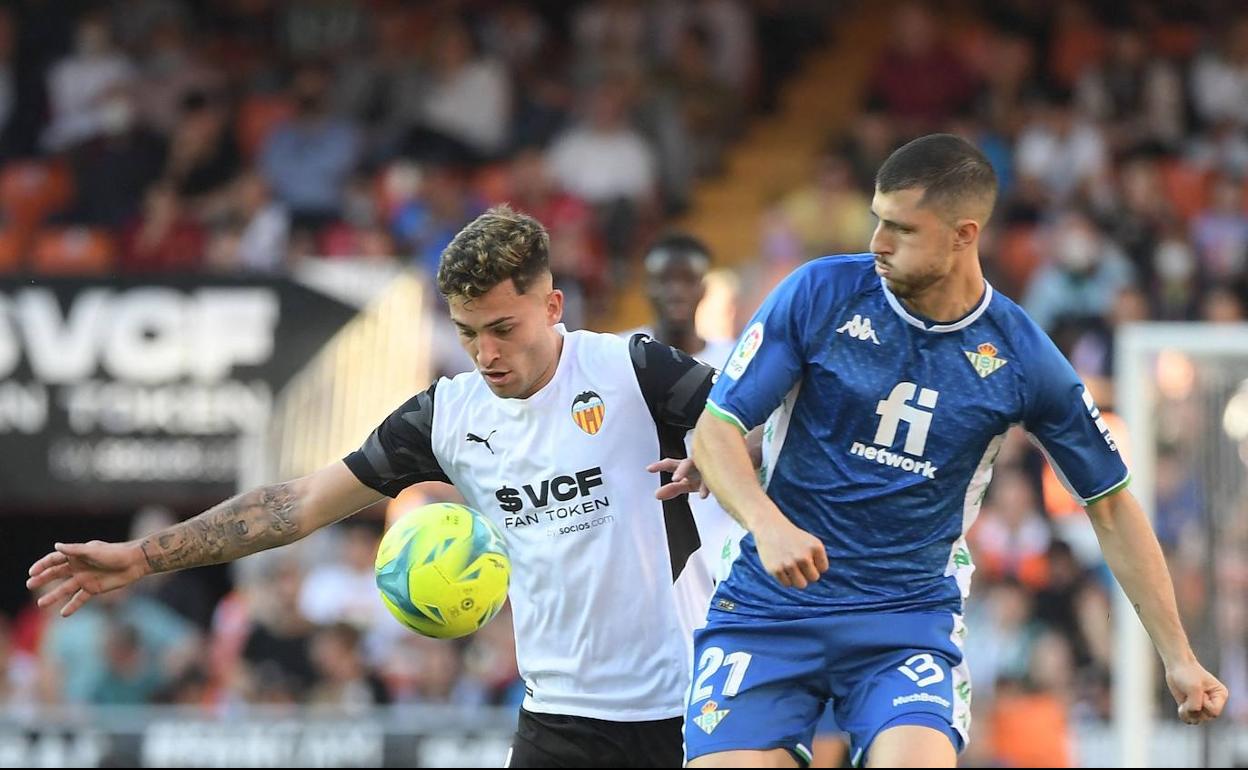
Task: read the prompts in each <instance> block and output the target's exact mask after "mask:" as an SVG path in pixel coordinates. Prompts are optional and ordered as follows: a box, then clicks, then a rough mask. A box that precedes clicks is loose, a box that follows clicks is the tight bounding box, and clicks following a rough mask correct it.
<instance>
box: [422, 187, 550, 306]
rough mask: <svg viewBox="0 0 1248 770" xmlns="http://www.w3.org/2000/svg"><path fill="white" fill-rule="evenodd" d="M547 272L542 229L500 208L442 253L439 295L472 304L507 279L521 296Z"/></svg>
mask: <svg viewBox="0 0 1248 770" xmlns="http://www.w3.org/2000/svg"><path fill="white" fill-rule="evenodd" d="M549 271H550V236H549V235H547V233H546V228H544V227H542V223H541V222H538V221H537V220H536V219H534V218H533V217H531V216H528V215H527V214H521V213H519V212H517V211H515V210H513V209H512V208H511V207H510V206H507V205H506V204H504V205H501V206H494V207H493V208H491V209H490V210H489V211H487V212H485V213H484V214H482V215H481V216H479V217H477V218H476V219H474V220H472V222H470V223H469V224H468V225H467V226H466V227H464V229H463V230H460V231H459V234H458V235H456V236H455V239H454V240H452V241H451V243H450V245H448V246H447V247H446V248H445V249H444V250H443V251H442V257H441V260H440V261H439V263H438V291H440V292H442V296H444V297H446V298H448V299H450V298H451V297H460V298H463V299H476V298H477V297H480V296H481V295H482V294H485V293H486V292H488V291H489V290H490V289H493V288H494V287H495V286H497V285H499V284H500V283H502V282H503V281H506V280H507V279H508V278H510V279H511V280H512V281H513V282H514V283H515V286H516V291H517V292H518V293H520V294H524V293H525V291H527V290H528V288H529V285H530V284H531V283H532V282H533V279H534V278H537V277H538V276H539V275H542V274H543V273H547V272H549Z"/></svg>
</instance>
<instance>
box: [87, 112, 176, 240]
mask: <svg viewBox="0 0 1248 770" xmlns="http://www.w3.org/2000/svg"><path fill="white" fill-rule="evenodd" d="M101 98H102V99H104V102H105V106H104V107H103V108H102V111H101V113H100V122H99V125H98V129H99V130H98V131H96V132H94V133H93V135H92V137H91V138H90V139H88V140H86V141H82V142H80V143H78V144H76V145H74V146H73V147H72V148H71V149H70V150H69V151H68V152H67V157H68V159H69V165H70V168H71V169H73V175H74V188H75V190H76V197H75V205H74V207H73V209H72V211H71V212H70V214H69V219H70V221H72V222H75V223H78V224H87V225H99V226H103V227H111V228H120V227H122V226H123V225H125V224H127V223H129V222H130V221H131V220H132V219H133V218H134V217H135V216H136V215H137V214H138V212H139V208H140V206H141V205H142V203H143V196H144V195H145V194H146V192H147V189H148V188H149V187H150V186H151V185H152V183H153V182H155V181H156V180H157V179H159V178H160V174H161V171H162V169H163V168H164V166H165V158H166V150H167V148H166V142H165V140H164V139H163V138H162V137H161V136H160V135H159V134H157V133H155V132H154V131H152V130H151V129H149V128H147V127H146V126H143V125H141V124H139V123H138V122H137V115H136V114H135V109H134V103H133V101H132V99H131V96H130V95H129V93H128V92H126V91H124V90H113V91H108V92H106V93H104V94H101Z"/></svg>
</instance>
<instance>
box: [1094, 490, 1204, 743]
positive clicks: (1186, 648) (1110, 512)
mask: <svg viewBox="0 0 1248 770" xmlns="http://www.w3.org/2000/svg"><path fill="white" fill-rule="evenodd" d="M1088 516H1089V517H1090V518H1091V520H1092V525H1093V527H1094V528H1095V529H1096V536H1097V539H1099V540H1100V543H1101V550H1102V551H1104V553H1105V561H1106V562H1108V563H1109V568H1110V569H1111V570H1113V573H1114V577H1116V578H1117V579H1118V582H1119V583H1120V584H1121V585H1122V588H1123V591H1125V592H1126V594H1127V596H1128V597H1129V598H1130V599H1131V604H1132V605H1133V606H1134V607H1135V611H1136V612H1137V613H1138V614H1139V616H1140V620H1141V622H1143V624H1144V628H1145V629H1147V630H1148V635H1149V636H1150V637H1152V640H1153V644H1154V646H1156V648H1157V652H1158V653H1159V654H1160V655H1161V659H1162V662H1163V663H1165V666H1166V684H1168V685H1169V687H1170V692H1171V693H1172V694H1173V695H1174V699H1175V700H1176V701H1178V704H1179V718H1180V719H1182V720H1183V721H1184V722H1188V723H1190V724H1197V723H1199V722H1203V721H1205V720H1208V719H1217V717H1218V715H1219V714H1221V713H1222V707H1223V706H1224V705H1225V704H1226V699H1227V690H1226V686H1225V685H1223V684H1222V683H1221V682H1219V681H1218V680H1217V678H1216V677H1214V676H1213V674H1210V673H1209V672H1208V671H1206V670H1205V669H1204V667H1203V666H1201V665H1200V662H1199V661H1197V660H1196V655H1195V654H1194V653H1193V652H1192V648H1191V645H1190V644H1189V643H1188V640H1187V635H1186V634H1185V633H1184V632H1183V625H1182V623H1181V621H1180V620H1179V611H1178V607H1177V605H1176V604H1175V600H1174V587H1173V585H1172V583H1171V581H1170V571H1169V570H1168V569H1167V568H1166V560H1165V556H1163V555H1162V552H1161V546H1160V545H1159V544H1158V542H1157V536H1156V535H1155V534H1154V533H1153V528H1152V526H1150V525H1149V523H1148V517H1147V516H1145V514H1144V511H1143V510H1142V509H1141V508H1140V504H1139V503H1138V502H1137V501H1136V499H1135V497H1134V496H1133V495H1132V494H1131V493H1130V492H1128V491H1127V490H1125V489H1124V490H1121V491H1119V492H1115V493H1114V494H1112V495H1109V496H1107V497H1104V498H1102V499H1100V500H1098V501H1096V502H1094V503H1092V504H1091V505H1089V506H1088Z"/></svg>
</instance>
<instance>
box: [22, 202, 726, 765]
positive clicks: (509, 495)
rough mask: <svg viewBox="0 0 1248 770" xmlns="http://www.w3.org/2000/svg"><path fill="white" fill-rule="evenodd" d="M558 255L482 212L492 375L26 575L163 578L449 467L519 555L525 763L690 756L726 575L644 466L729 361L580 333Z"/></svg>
mask: <svg viewBox="0 0 1248 770" xmlns="http://www.w3.org/2000/svg"><path fill="white" fill-rule="evenodd" d="M548 250H549V239H548V236H547V234H546V231H545V230H544V229H543V228H542V226H541V224H539V223H538V222H537V221H536V220H534V219H533V218H531V217H528V216H525V215H522V214H517V213H515V212H513V211H512V210H510V209H509V208H507V207H498V208H494V209H491V210H490V211H488V212H486V213H485V214H483V215H482V216H480V217H478V218H477V219H476V220H474V221H473V222H472V223H470V224H469V225H468V226H466V227H465V228H464V229H463V230H462V231H461V232H460V233H459V234H458V235H457V236H456V237H455V239H454V241H452V243H451V244H450V245H449V246H448V247H447V249H446V250H445V251H444V252H443V254H442V258H441V263H440V267H439V270H438V288H439V290H440V292H441V293H442V294H443V296H445V297H446V298H447V300H448V301H449V304H450V314H451V318H452V320H453V322H454V324H455V326H456V328H457V329H458V331H459V336H460V342H461V344H462V345H463V347H464V349H465V350H466V351H467V352H468V354H469V355H470V356H471V357H472V359H473V361H474V363H475V365H476V371H472V372H467V373H464V374H460V375H458V376H456V377H454V378H453V379H446V378H443V379H441V380H439V381H437V382H436V383H434V384H433V385H431V386H430V387H429V388H428V389H427V390H425V391H423V392H421V393H419V394H417V395H416V396H414V397H413V398H412V399H410V400H409V401H408V402H407V403H405V404H403V405H402V406H400V407H399V408H398V409H397V410H395V412H394V413H393V414H391V415H390V416H389V417H388V418H386V420H385V421H384V422H383V423H382V424H381V425H380V426H379V427H378V428H377V429H376V430H375V431H374V432H373V433H372V435H370V436H369V437H368V439H367V441H365V442H364V444H363V446H362V447H361V448H360V449H359V450H358V451H356V452H353V453H351V454H350V455H348V456H347V457H346V458H344V459H343V460H341V461H338V462H334V463H331V464H330V465H328V466H326V467H325V468H323V469H321V470H319V471H317V472H315V473H313V474H311V475H309V476H306V477H304V478H300V479H295V480H293V481H287V482H283V483H277V484H271V485H268V486H265V487H262V488H259V489H256V490H254V491H251V492H247V493H244V494H241V495H239V496H237V497H234V498H232V499H230V500H227V501H225V502H224V503H222V504H220V505H218V506H216V507H214V508H212V509H210V510H208V511H206V512H204V513H202V514H200V515H199V516H196V517H194V518H192V519H190V520H188V521H185V522H183V523H181V524H177V525H175V526H172V527H169V528H167V529H164V530H161V531H160V532H157V533H155V534H153V535H151V536H150V537H147V538H144V539H142V540H136V541H131V542H127V543H104V542H100V541H92V542H90V543H75V544H61V543H58V544H56V546H55V550H54V551H53V552H52V553H50V554H48V555H47V556H45V557H43V558H42V559H40V560H39V561H37V562H36V563H35V564H34V565H33V566H32V567H31V569H30V575H31V577H30V580H29V581H28V582H27V586H28V587H29V588H32V589H36V588H40V587H43V586H46V585H49V584H50V583H52V582H53V581H58V580H59V581H61V582H60V584H59V585H57V586H56V587H54V588H52V589H51V590H50V591H49V592H48V593H47V594H45V595H44V596H43V597H41V598H40V599H39V605H40V606H41V607H48V606H53V605H63V606H62V608H61V614H62V615H69V614H72V613H73V612H74V611H75V610H77V609H78V608H80V607H82V606H83V604H85V603H86V602H88V601H89V600H90V599H91V598H92V597H93V596H95V595H97V594H101V593H104V592H106V591H111V590H115V589H117V588H121V587H123V586H125V585H128V584H130V583H133V582H134V581H136V580H139V579H141V578H142V577H144V576H145V575H149V574H152V573H157V572H167V571H170V570H178V569H186V568H190V567H198V566H203V565H207V564H216V563H220V562H226V561H232V560H234V559H238V558H241V557H243V556H246V555H248V554H252V553H255V552H257V551H262V550H265V549H268V548H274V547H278V546H282V545H285V544H287V543H291V542H294V541H296V540H298V539H300V538H302V537H305V536H306V535H308V534H309V533H311V532H312V531H313V530H316V529H319V528H320V527H324V526H326V525H328V524H331V523H333V522H335V521H338V520H339V519H342V518H344V517H346V516H349V515H351V514H352V513H354V512H355V511H358V510H359V509H361V508H363V507H365V506H367V505H370V504H372V503H374V502H376V501H378V500H380V499H381V498H382V497H383V496H394V495H396V494H398V493H399V492H400V491H401V490H403V489H404V488H406V487H408V486H410V485H412V484H415V483H417V482H421V481H434V480H436V481H443V482H449V483H451V484H454V486H455V487H456V488H457V489H458V490H459V492H460V493H461V494H462V495H463V496H464V499H465V500H466V501H467V504H468V505H470V506H472V507H473V508H475V509H476V510H478V511H480V512H482V513H483V514H485V515H486V516H488V517H490V518H491V519H492V520H493V521H494V522H495V523H497V524H498V526H499V529H501V530H502V531H503V533H504V537H505V538H506V542H507V546H508V550H509V551H510V554H511V563H512V574H511V592H510V598H511V602H512V609H513V617H514V624H515V633H516V657H517V662H518V664H519V668H520V672H521V675H522V676H523V678H524V680H525V684H526V690H527V696H526V698H525V700H524V704H523V706H522V707H521V711H520V719H519V725H518V727H517V731H516V736H515V739H514V742H513V745H512V752H511V754H510V755H509V766H511V767H676V766H679V765H680V763H681V760H682V754H683V751H682V745H681V744H682V737H681V727H682V722H683V719H682V715H683V713H684V700H685V694H686V691H687V689H688V683H689V678H690V655H691V649H690V645H691V629H692V626H693V625H694V624H695V623H697V622H701V621H702V620H704V618H705V608H706V604H707V599H708V596H709V594H710V589H711V586H710V581H709V580H705V581H704V584H703V585H702V586H701V587H700V590H698V589H697V588H696V587H692V586H689V587H686V586H683V584H684V583H685V582H687V581H691V580H698V579H699V573H698V571H697V570H690V569H687V568H686V567H687V566H688V564H689V562H690V559H691V555H692V554H693V553H694V552H695V551H696V550H697V548H698V547H699V540H698V534H697V529H696V527H695V526H694V521H693V517H692V515H691V513H690V510H689V506H688V501H687V497H685V496H683V495H681V496H674V497H673V499H668V500H666V501H662V502H661V501H659V500H656V499H655V494H654V492H653V490H654V488H655V483H654V478H653V476H652V475H651V474H650V473H649V472H647V470H646V466H647V465H648V464H651V463H653V462H654V461H655V460H657V459H659V458H663V457H670V458H679V457H684V456H685V443H684V437H685V433H686V432H687V431H688V430H689V429H690V428H691V427H692V426H693V424H694V422H695V421H696V419H697V417H698V415H699V414H701V412H702V409H703V406H704V404H705V402H706V396H707V393H708V392H709V391H710V387H711V383H712V378H713V376H714V373H715V372H714V369H712V368H711V367H709V366H705V365H703V364H700V363H698V362H697V361H695V360H693V359H692V358H690V357H688V356H686V355H685V354H683V353H680V352H679V351H677V350H674V349H672V348H670V347H668V346H666V345H661V344H659V343H657V342H655V341H653V340H651V339H649V338H647V337H643V336H640V335H638V336H636V337H633V338H632V339H627V340H626V339H622V338H620V337H617V336H615V335H610V334H594V333H590V332H569V331H567V330H565V329H564V328H563V326H562V325H561V324H560V323H559V321H560V317H561V315H562V310H563V294H562V292H560V291H559V290H558V289H556V288H554V286H553V284H552V277H551V273H550V268H549V257H548ZM662 478H663V481H667V478H666V477H662ZM660 496H663V495H660ZM669 497H672V496H670V495H669Z"/></svg>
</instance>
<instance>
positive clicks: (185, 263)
mask: <svg viewBox="0 0 1248 770" xmlns="http://www.w3.org/2000/svg"><path fill="white" fill-rule="evenodd" d="M203 253H204V230H203V228H202V227H200V226H199V224H198V223H197V222H196V221H195V220H194V219H193V218H191V217H190V216H188V215H187V213H186V211H185V209H184V206H183V203H182V201H181V200H180V199H179V198H178V193H177V190H176V189H174V187H173V185H170V184H167V183H158V184H155V185H152V187H151V188H150V189H149V190H148V191H147V196H146V199H145V202H144V205H143V213H142V215H141V217H140V218H139V219H138V220H136V221H135V222H133V223H131V225H130V226H129V227H128V228H127V229H126V230H125V231H124V233H123V235H122V251H121V254H122V256H121V259H120V260H119V261H120V264H121V268H122V270H124V271H126V272H133V273H146V272H158V271H175V270H183V271H186V272H192V271H194V270H196V269H198V267H199V265H200V261H201V259H202V257H203Z"/></svg>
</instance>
